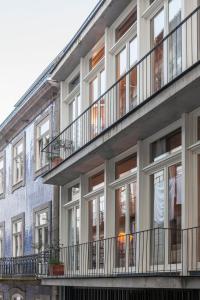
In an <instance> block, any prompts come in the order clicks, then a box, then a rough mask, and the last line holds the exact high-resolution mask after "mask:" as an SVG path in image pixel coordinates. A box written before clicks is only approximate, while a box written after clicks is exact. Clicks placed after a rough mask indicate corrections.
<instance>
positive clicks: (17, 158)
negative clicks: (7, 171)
mask: <svg viewBox="0 0 200 300" xmlns="http://www.w3.org/2000/svg"><path fill="white" fill-rule="evenodd" d="M24 151H25V149H24V139H23V138H22V139H21V140H20V141H19V142H17V143H16V144H15V145H14V146H13V185H15V184H18V183H20V182H22V181H23V179H24V166H25V162H24Z"/></svg>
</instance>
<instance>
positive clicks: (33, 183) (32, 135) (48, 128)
mask: <svg viewBox="0 0 200 300" xmlns="http://www.w3.org/2000/svg"><path fill="white" fill-rule="evenodd" d="M54 64H55V61H54V62H53V63H51V64H50V65H49V67H48V68H47V69H46V70H45V71H44V72H43V73H42V75H41V76H40V77H39V78H38V79H37V80H36V82H35V83H34V84H33V85H32V86H31V88H30V89H29V90H28V91H27V92H26V94H25V95H24V96H23V97H22V98H21V99H20V101H18V103H17V104H16V106H15V109H14V111H13V112H12V113H11V115H10V116H8V118H7V119H6V120H5V121H4V122H3V123H2V124H1V127H0V134H1V137H0V149H1V152H0V198H1V199H0V299H1V300H11V299H12V300H25V299H28V300H33V299H34V300H36V299H37V300H41V299H44V300H50V299H55V297H56V291H54V290H55V288H53V289H52V287H42V286H41V285H40V280H38V278H37V273H38V259H37V257H38V255H39V253H41V251H45V249H49V247H50V246H51V245H53V244H54V245H55V243H57V242H58V233H57V232H58V228H57V227H56V224H57V222H56V221H55V219H58V216H57V215H56V213H57V212H56V211H57V206H58V204H57V201H58V199H57V197H58V195H57V193H58V192H57V190H56V188H55V187H53V186H50V185H49V186H47V185H44V184H43V183H42V178H41V175H42V174H44V172H45V171H47V169H48V163H49V160H48V155H47V154H45V153H42V152H41V149H42V148H43V147H44V146H45V145H46V144H47V143H48V142H49V141H50V138H52V135H53V134H55V133H56V128H58V127H57V124H56V123H55V120H56V116H57V115H58V106H57V105H58V104H57V100H56V97H57V86H56V84H55V83H53V82H51V81H49V79H48V74H49V72H50V70H51V69H52V67H53V65H54ZM52 224H54V226H52Z"/></svg>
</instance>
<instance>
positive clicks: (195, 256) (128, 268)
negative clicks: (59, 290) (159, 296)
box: [38, 227, 200, 284]
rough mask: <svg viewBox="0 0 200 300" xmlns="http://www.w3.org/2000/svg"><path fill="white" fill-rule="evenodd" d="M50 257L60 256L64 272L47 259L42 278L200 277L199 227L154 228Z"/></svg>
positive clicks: (57, 253)
mask: <svg viewBox="0 0 200 300" xmlns="http://www.w3.org/2000/svg"><path fill="white" fill-rule="evenodd" d="M49 257H50V258H52V257H54V258H55V257H57V258H58V257H59V261H60V262H59V264H60V265H61V266H63V269H62V270H61V273H60V274H59V273H55V274H54V273H52V271H51V265H50V264H49V265H47V264H48V263H47V261H46V260H44V261H45V266H44V267H43V268H41V270H46V271H47V273H39V274H38V275H39V277H41V278H68V279H72V278H73V279H76V278H77V279H81V278H110V277H112V278H119V277H120V278H123V277H126V278H127V277H155V276H161V277H172V276H173V277H190V276H191V277H194V276H197V277H198V276H200V227H194V228H189V229H183V230H181V229H173V228H171V229H169V228H155V229H150V230H145V231H140V232H136V233H132V234H128V235H120V236H117V237H114V238H108V239H103V240H99V241H92V242H88V243H84V244H80V245H74V246H69V247H63V248H61V249H59V252H58V250H57V249H56V250H55V251H53V250H51V253H49ZM54 283H55V282H54ZM79 284H80V282H79Z"/></svg>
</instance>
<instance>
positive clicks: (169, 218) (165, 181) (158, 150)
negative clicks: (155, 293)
mask: <svg viewBox="0 0 200 300" xmlns="http://www.w3.org/2000/svg"><path fill="white" fill-rule="evenodd" d="M151 150H152V151H151V152H152V160H153V161H155V163H157V162H156V161H157V160H158V159H159V164H158V167H157V168H156V167H155V168H156V169H157V170H156V171H154V173H153V174H152V175H151V177H150V178H151V224H150V226H151V227H152V228H154V231H152V238H151V253H152V256H151V263H152V264H163V263H164V261H165V257H166V255H168V260H167V261H168V263H169V264H173V263H179V262H180V259H181V252H180V251H181V226H182V218H181V215H182V166H181V131H180V130H179V129H178V130H176V131H174V132H172V133H171V134H168V135H166V136H165V137H163V138H161V139H159V140H157V141H156V142H154V143H153V144H151ZM173 152H174V153H173ZM169 153H171V154H172V162H171V163H170V160H167V158H169V157H168V156H166V154H169ZM173 154H174V155H177V158H176V160H177V162H174V160H175V158H173V157H175V156H173ZM155 168H154V169H155ZM164 228H169V229H168V231H166V230H165V229H164ZM166 243H168V246H167V245H166ZM166 247H167V249H168V251H165V250H166Z"/></svg>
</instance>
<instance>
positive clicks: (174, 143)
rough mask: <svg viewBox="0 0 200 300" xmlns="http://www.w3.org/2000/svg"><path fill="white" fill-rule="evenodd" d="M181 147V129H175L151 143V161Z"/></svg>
mask: <svg viewBox="0 0 200 300" xmlns="http://www.w3.org/2000/svg"><path fill="white" fill-rule="evenodd" d="M180 148H181V129H178V130H175V131H173V132H172V133H170V134H168V135H166V136H165V137H163V138H161V139H159V140H157V141H156V142H154V143H152V144H151V154H152V161H156V160H158V159H161V158H163V157H165V156H166V155H168V154H171V153H173V152H175V151H177V150H180Z"/></svg>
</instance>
